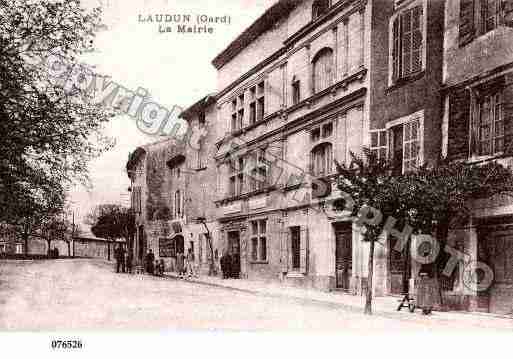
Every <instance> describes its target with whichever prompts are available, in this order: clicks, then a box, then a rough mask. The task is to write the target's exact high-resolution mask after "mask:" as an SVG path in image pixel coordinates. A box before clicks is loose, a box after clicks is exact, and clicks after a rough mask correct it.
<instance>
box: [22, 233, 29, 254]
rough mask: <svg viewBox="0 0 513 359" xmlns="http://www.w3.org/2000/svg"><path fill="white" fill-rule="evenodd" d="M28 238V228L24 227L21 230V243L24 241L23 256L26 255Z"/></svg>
mask: <svg viewBox="0 0 513 359" xmlns="http://www.w3.org/2000/svg"><path fill="white" fill-rule="evenodd" d="M28 240H29V233H28V229H27V228H24V230H23V243H24V248H23V253H24V255H25V258H27V257H28Z"/></svg>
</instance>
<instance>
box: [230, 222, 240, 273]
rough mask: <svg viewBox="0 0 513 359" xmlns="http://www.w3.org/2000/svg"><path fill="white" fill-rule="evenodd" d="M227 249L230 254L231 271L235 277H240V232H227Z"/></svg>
mask: <svg viewBox="0 0 513 359" xmlns="http://www.w3.org/2000/svg"><path fill="white" fill-rule="evenodd" d="M228 251H229V253H230V254H231V258H232V263H231V265H232V266H231V272H232V275H233V276H234V277H235V278H239V277H240V234H239V232H236V231H235V232H228Z"/></svg>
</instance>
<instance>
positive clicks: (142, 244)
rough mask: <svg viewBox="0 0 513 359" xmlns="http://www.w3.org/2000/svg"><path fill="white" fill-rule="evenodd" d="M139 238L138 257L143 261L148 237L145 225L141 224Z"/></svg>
mask: <svg viewBox="0 0 513 359" xmlns="http://www.w3.org/2000/svg"><path fill="white" fill-rule="evenodd" d="M137 240H138V247H139V248H138V249H139V253H138V258H139V261H142V260H143V258H144V254H145V253H146V238H145V234H144V226H139V233H138V234H137Z"/></svg>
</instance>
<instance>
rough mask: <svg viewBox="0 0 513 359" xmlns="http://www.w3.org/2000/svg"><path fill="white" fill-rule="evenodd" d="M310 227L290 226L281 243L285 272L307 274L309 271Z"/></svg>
mask: <svg viewBox="0 0 513 359" xmlns="http://www.w3.org/2000/svg"><path fill="white" fill-rule="evenodd" d="M308 247H309V246H308V228H307V227H303V226H293V227H288V228H287V230H286V232H285V235H284V236H283V242H282V244H281V264H282V271H283V272H292V273H300V274H306V273H307V272H308V256H309V252H308Z"/></svg>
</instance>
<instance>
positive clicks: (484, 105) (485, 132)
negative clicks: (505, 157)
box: [477, 93, 504, 155]
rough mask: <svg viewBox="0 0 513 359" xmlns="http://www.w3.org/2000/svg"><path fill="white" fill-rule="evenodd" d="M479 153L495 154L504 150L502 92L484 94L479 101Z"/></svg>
mask: <svg viewBox="0 0 513 359" xmlns="http://www.w3.org/2000/svg"><path fill="white" fill-rule="evenodd" d="M477 113H478V119H477V122H478V139H479V140H478V142H479V143H478V154H479V155H493V154H497V153H500V152H503V151H504V118H503V115H502V94H501V93H493V94H487V95H485V96H483V97H482V98H481V99H480V100H479V103H478V111H477Z"/></svg>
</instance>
